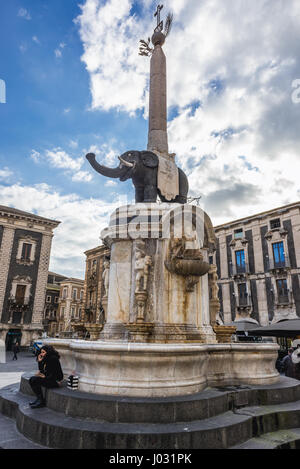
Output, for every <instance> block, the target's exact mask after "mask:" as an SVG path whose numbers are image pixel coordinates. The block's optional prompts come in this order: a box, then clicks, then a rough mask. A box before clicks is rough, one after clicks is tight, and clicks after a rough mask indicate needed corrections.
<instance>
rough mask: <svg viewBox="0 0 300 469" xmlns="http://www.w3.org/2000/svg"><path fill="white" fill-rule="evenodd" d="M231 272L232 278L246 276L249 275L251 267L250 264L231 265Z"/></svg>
mask: <svg viewBox="0 0 300 469" xmlns="http://www.w3.org/2000/svg"><path fill="white" fill-rule="evenodd" d="M229 271H230V275H231V276H232V277H235V276H237V275H245V274H248V273H249V265H248V263H245V264H242V265H231V266H230V269H229Z"/></svg>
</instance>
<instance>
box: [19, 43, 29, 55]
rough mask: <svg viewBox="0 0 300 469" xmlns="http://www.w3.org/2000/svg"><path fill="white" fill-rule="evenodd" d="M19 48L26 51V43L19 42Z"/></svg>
mask: <svg viewBox="0 0 300 469" xmlns="http://www.w3.org/2000/svg"><path fill="white" fill-rule="evenodd" d="M19 49H20V51H21V52H22V53H24V52H26V51H27V44H24V43H23V44H20V45H19Z"/></svg>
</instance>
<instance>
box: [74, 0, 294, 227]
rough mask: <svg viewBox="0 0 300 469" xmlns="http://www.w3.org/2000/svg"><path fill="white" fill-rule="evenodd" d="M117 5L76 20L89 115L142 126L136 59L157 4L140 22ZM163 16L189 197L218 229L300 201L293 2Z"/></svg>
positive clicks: (143, 76) (189, 6)
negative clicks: (126, 117)
mask: <svg viewBox="0 0 300 469" xmlns="http://www.w3.org/2000/svg"><path fill="white" fill-rule="evenodd" d="M119 3H120V2H119V1H118V0H108V1H107V2H106V3H105V4H103V2H100V1H99V0H86V2H85V4H84V5H83V7H82V13H81V15H80V16H79V17H78V18H77V23H78V24H79V28H80V37H81V40H82V42H83V47H84V55H83V57H82V60H83V62H84V63H85V65H86V68H87V70H88V72H89V74H90V82H91V95H92V105H91V107H92V108H93V109H105V110H110V109H122V110H123V111H126V112H128V113H129V114H133V113H134V112H135V111H136V110H138V109H144V113H145V117H147V87H148V81H147V80H148V75H149V60H148V59H147V58H145V57H139V56H138V55H137V52H138V41H139V39H140V38H143V37H144V38H147V37H148V36H149V35H151V32H152V31H153V27H154V19H153V16H152V14H153V12H152V10H153V3H152V2H142V1H140V2H139V3H140V6H143V7H144V10H143V18H142V19H141V18H138V17H137V16H130V8H131V7H132V2H130V1H129V0H126V1H124V2H122V7H121V8H118V5H119ZM149 8H151V10H149ZM168 10H172V11H173V13H174V25H173V29H172V32H171V34H170V36H169V37H168V38H167V40H166V43H165V46H164V51H165V54H166V56H167V76H168V105H169V116H170V121H169V124H168V133H169V148H170V151H171V152H175V153H177V161H178V164H179V165H180V166H181V167H183V168H184V169H185V170H186V172H187V173H188V174H189V182H190V187H191V194H194V195H197V194H199V195H202V199H201V200H202V202H203V203H204V205H206V206H207V209H208V210H209V214H210V215H211V217H212V219H213V222H214V223H221V222H225V221H226V220H228V219H229V218H230V219H234V218H238V217H241V216H247V215H248V214H250V213H256V212H259V211H262V210H265V209H271V208H273V207H275V206H280V205H283V204H285V203H289V202H293V201H295V200H297V199H299V197H300V184H299V182H298V179H299V178H298V174H299V169H300V164H299V161H300V155H299V149H300V132H299V120H300V105H299V104H298V105H297V104H295V103H293V101H292V98H291V96H292V93H293V91H294V89H293V88H292V86H291V84H292V83H293V82H294V80H296V79H298V78H300V60H299V52H298V50H299V43H300V3H299V1H298V0H290V1H289V2H285V1H283V0H278V1H277V2H274V0H264V1H263V2H261V1H260V0H235V1H234V2H223V1H221V0H202V1H201V2H199V1H198V0H189V1H188V2H185V1H183V0H172V1H171V0H166V1H165V2H164V9H163V12H162V13H164V14H163V15H162V17H165V14H166V12H167V11H168ZM150 11H151V14H150ZM287 31H288V34H287ZM176 114H177V117H174V116H176ZM241 157H244V158H241Z"/></svg>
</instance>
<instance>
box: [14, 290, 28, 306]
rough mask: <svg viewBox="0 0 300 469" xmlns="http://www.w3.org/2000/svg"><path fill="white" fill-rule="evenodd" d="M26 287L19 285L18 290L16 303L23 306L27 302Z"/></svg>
mask: <svg viewBox="0 0 300 469" xmlns="http://www.w3.org/2000/svg"><path fill="white" fill-rule="evenodd" d="M25 291H26V285H17V288H16V303H17V304H18V305H23V304H24V300H25Z"/></svg>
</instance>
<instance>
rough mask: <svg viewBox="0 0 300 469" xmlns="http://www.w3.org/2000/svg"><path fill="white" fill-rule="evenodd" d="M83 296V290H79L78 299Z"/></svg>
mask: <svg viewBox="0 0 300 469" xmlns="http://www.w3.org/2000/svg"><path fill="white" fill-rule="evenodd" d="M82 298H83V290H80V299H81V300H82Z"/></svg>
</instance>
